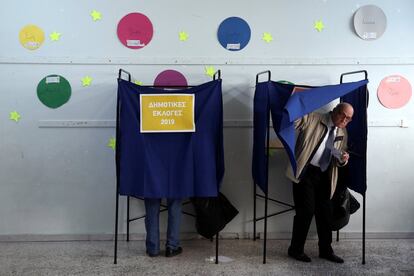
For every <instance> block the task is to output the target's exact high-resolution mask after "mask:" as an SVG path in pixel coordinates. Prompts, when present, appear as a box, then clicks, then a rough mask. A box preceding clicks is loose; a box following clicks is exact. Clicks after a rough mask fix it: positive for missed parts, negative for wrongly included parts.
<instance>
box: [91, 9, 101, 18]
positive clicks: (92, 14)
mask: <svg viewBox="0 0 414 276" xmlns="http://www.w3.org/2000/svg"><path fill="white" fill-rule="evenodd" d="M91 16H92V19H93V21H97V20H101V19H102V15H101V13H100V12H98V11H97V10H93V11H92V12H91Z"/></svg>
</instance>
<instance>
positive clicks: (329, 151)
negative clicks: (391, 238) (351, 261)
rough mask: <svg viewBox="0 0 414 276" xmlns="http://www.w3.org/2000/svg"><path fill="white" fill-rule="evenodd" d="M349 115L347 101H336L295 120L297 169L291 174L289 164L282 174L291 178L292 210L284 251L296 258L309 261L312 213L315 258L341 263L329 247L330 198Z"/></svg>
mask: <svg viewBox="0 0 414 276" xmlns="http://www.w3.org/2000/svg"><path fill="white" fill-rule="evenodd" d="M353 114H354V109H353V108H352V106H351V105H350V104H348V103H340V104H338V105H337V106H336V107H335V108H334V109H333V111H331V112H329V113H326V114H320V113H316V112H314V113H310V114H308V115H305V116H304V117H302V118H300V119H298V120H297V121H296V122H295V129H296V131H297V140H296V146H295V156H296V161H297V170H296V173H294V172H293V171H292V168H291V167H290V166H289V167H288V170H287V174H286V175H287V177H288V178H289V179H290V180H291V181H293V200H294V203H295V211H296V215H295V217H294V220H293V231H292V240H291V244H290V247H289V250H288V254H289V256H290V257H292V258H294V259H296V260H299V261H302V262H310V261H311V259H310V258H309V257H308V256H307V255H306V254H305V253H304V246H305V242H306V237H307V234H308V231H309V227H310V224H311V221H312V218H313V215H315V220H316V227H317V232H318V237H319V244H318V245H319V257H320V258H323V259H327V260H329V261H332V262H335V263H343V262H344V260H343V259H342V258H340V257H338V256H336V255H335V254H334V252H333V250H332V246H331V243H332V231H331V228H330V220H331V215H332V209H331V204H330V199H331V197H332V195H333V193H334V191H335V188H336V183H337V178H338V166H345V165H346V164H347V162H348V159H349V154H348V153H347V152H346V148H347V132H346V129H345V127H346V126H347V124H348V123H349V122H350V121H351V120H352V116H353Z"/></svg>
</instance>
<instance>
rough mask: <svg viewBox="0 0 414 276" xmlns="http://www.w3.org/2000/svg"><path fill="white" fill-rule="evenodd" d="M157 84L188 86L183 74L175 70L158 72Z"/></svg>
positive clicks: (155, 83) (155, 81)
mask: <svg viewBox="0 0 414 276" xmlns="http://www.w3.org/2000/svg"><path fill="white" fill-rule="evenodd" d="M154 85H155V86H187V80H186V78H185V77H184V75H183V74H181V73H180V72H178V71H175V70H165V71H162V72H161V73H159V74H158V76H157V77H156V78H155V80H154Z"/></svg>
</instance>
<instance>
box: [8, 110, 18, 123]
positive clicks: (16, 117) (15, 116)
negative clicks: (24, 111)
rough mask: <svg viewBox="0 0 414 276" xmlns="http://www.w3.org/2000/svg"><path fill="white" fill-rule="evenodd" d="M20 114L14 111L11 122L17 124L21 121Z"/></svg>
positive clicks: (11, 113)
mask: <svg viewBox="0 0 414 276" xmlns="http://www.w3.org/2000/svg"><path fill="white" fill-rule="evenodd" d="M20 117H21V116H20V114H19V112H17V111H12V112H10V117H9V118H10V120H13V121H15V122H16V123H17V122H18V121H19V120H20Z"/></svg>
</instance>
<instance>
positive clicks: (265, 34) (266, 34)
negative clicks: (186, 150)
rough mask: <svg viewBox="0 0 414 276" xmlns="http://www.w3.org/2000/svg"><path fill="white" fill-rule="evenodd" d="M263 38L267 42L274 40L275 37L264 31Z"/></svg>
mask: <svg viewBox="0 0 414 276" xmlns="http://www.w3.org/2000/svg"><path fill="white" fill-rule="evenodd" d="M262 39H263V40H264V41H266V42H267V43H270V41H272V40H273V37H272V34H271V33H263V37H262Z"/></svg>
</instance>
